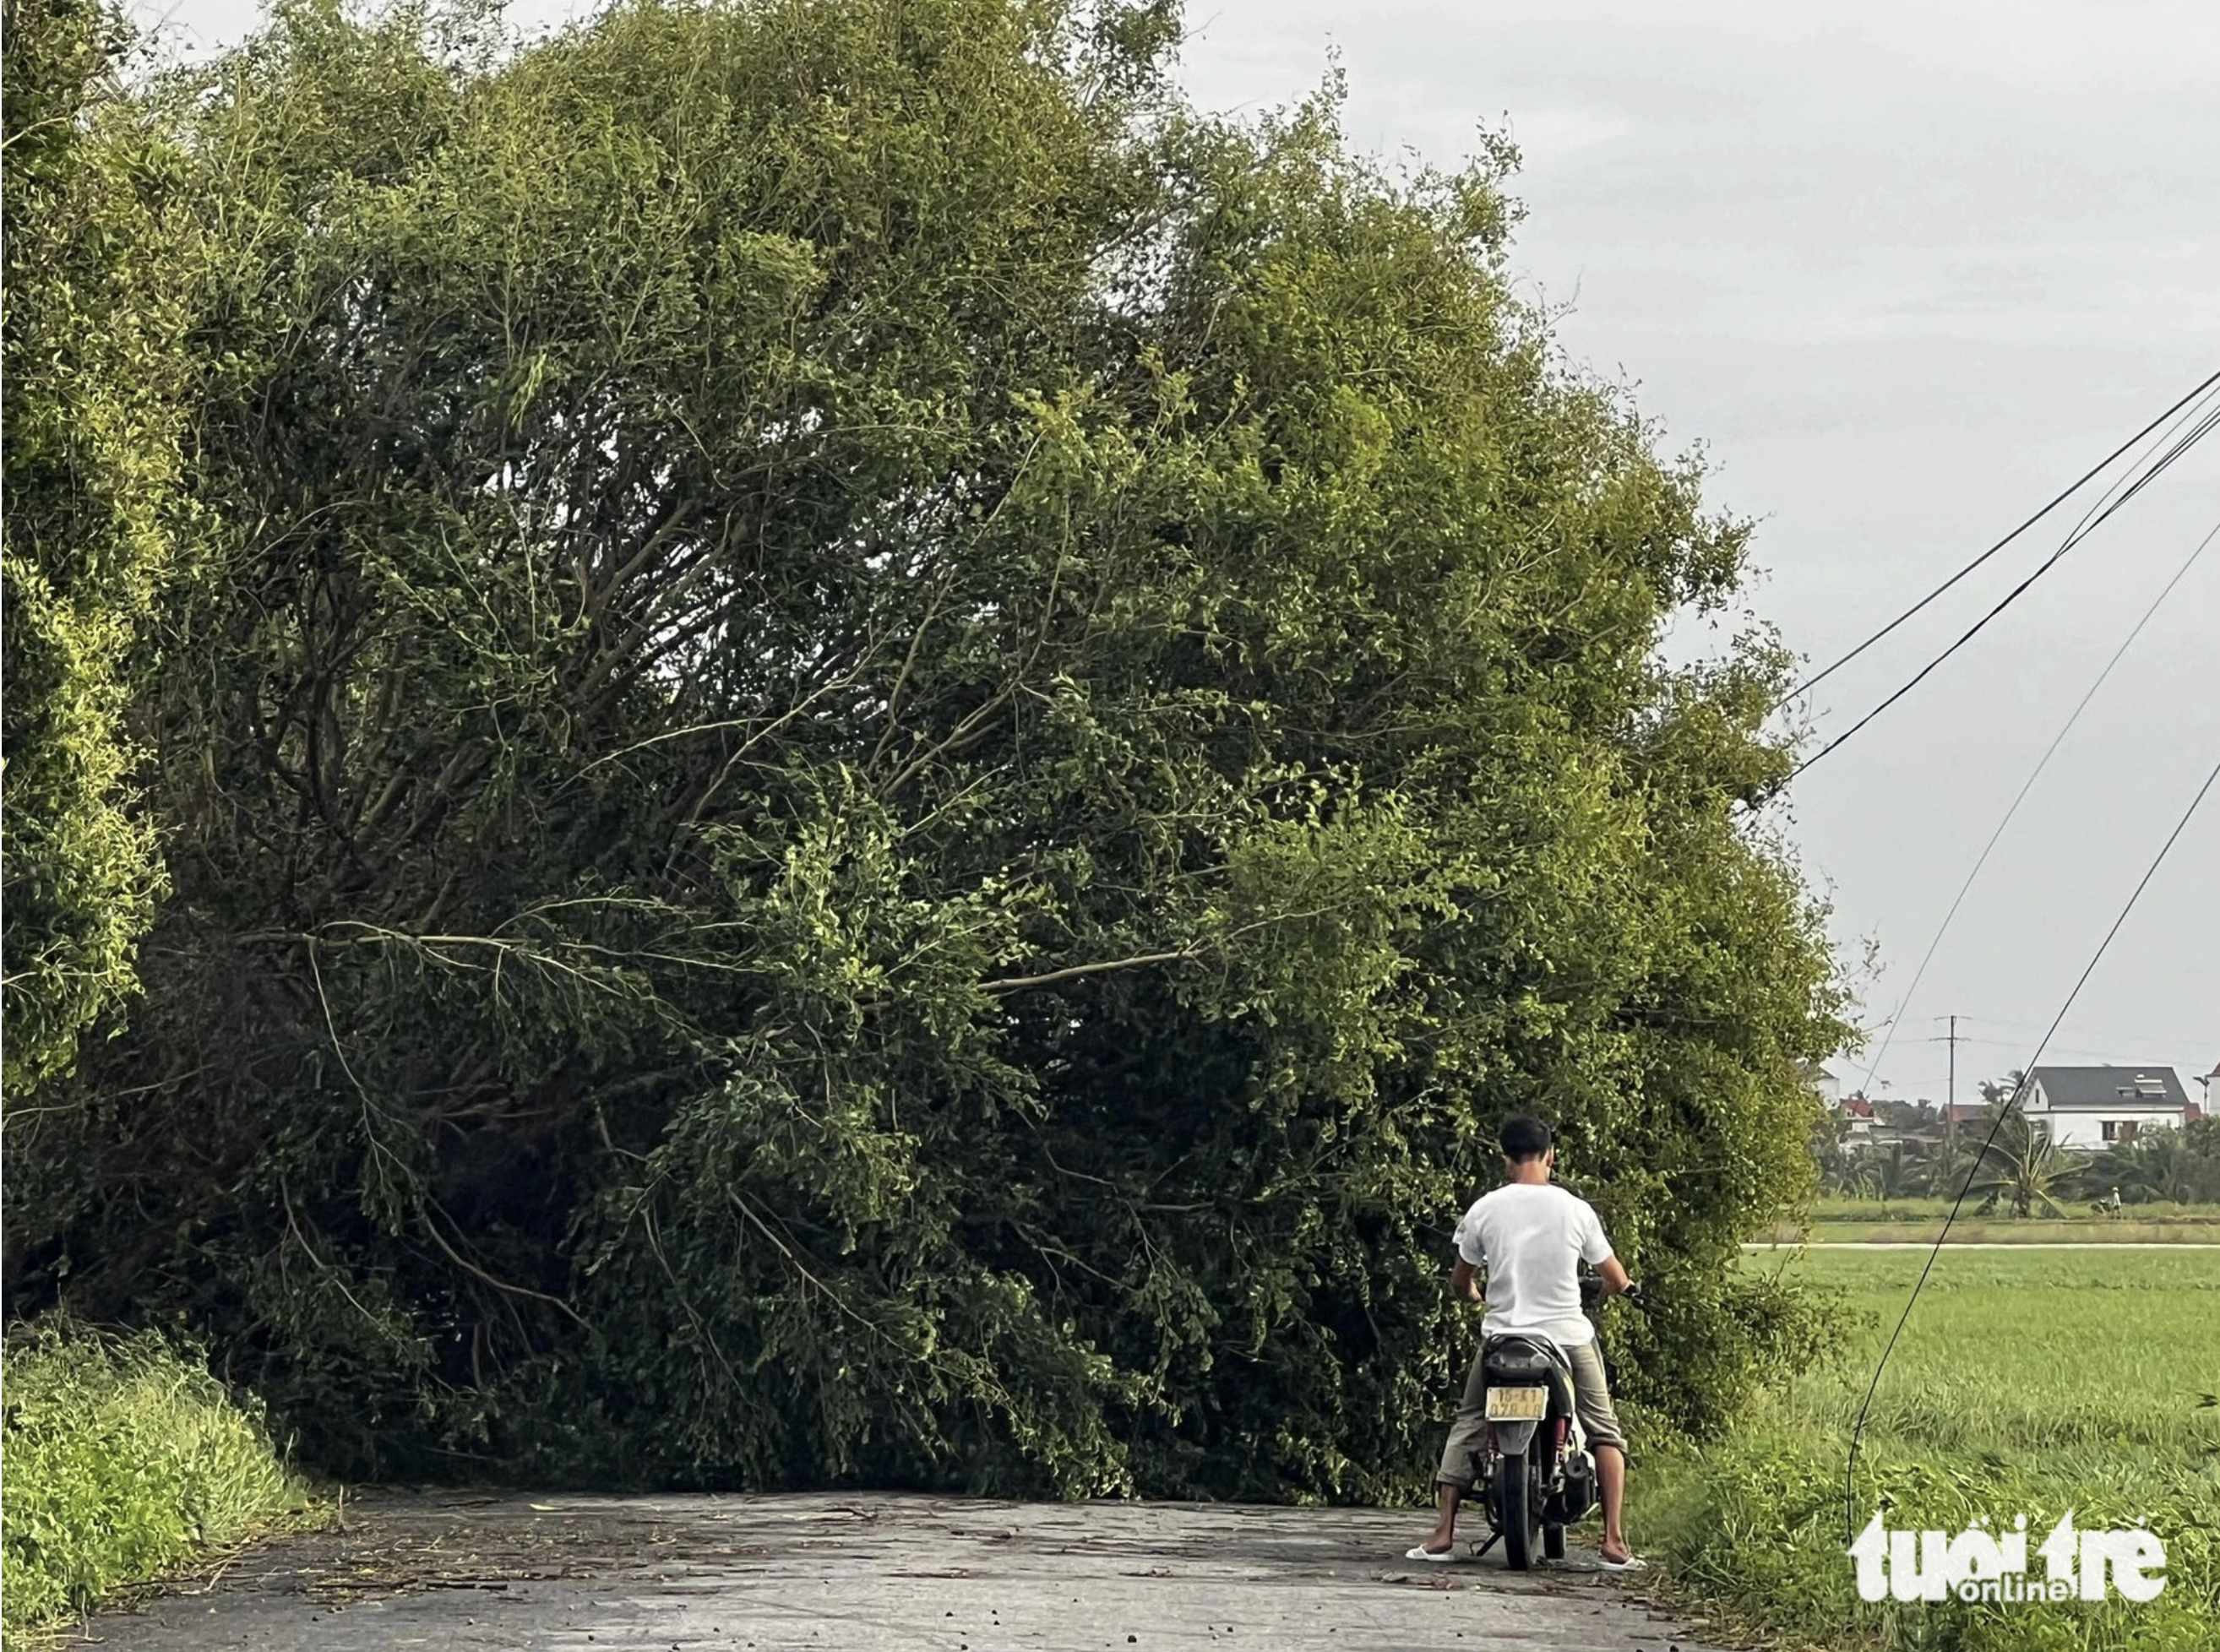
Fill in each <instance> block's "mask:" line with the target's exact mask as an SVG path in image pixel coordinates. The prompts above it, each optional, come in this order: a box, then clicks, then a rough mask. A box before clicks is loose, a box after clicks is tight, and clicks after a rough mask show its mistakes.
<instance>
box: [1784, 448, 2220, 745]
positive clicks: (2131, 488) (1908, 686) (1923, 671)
mask: <svg viewBox="0 0 2220 1652" xmlns="http://www.w3.org/2000/svg"><path fill="white" fill-rule="evenodd" d="M2216 426H2220V408H2215V409H2213V410H2212V411H2211V412H2209V413H2207V414H2205V415H2204V416H2203V417H2202V418H2201V419H2199V420H2198V422H2197V424H2196V425H2195V426H2194V427H2192V429H2191V431H2190V432H2189V433H2188V434H2187V435H2186V436H2183V437H2180V438H2179V439H2177V440H2176V441H2175V442H2174V444H2173V446H2171V447H2169V448H2167V450H2166V451H2165V452H2163V453H2161V455H2160V456H2159V457H2158V458H2157V459H2155V461H2153V463H2152V464H2151V466H2150V468H2149V469H2148V470H2147V471H2144V472H2143V473H2142V475H2141V476H2139V477H2136V479H2135V480H2134V482H2133V483H2130V484H2129V485H2128V487H2127V488H2126V489H2125V490H2124V491H2123V492H2122V493H2121V495H2120V496H2119V497H2118V498H2117V499H2115V500H2113V501H2112V502H2111V503H2110V504H2109V505H2107V506H2105V508H2104V509H2103V510H2102V511H2101V512H2100V513H2098V514H2096V515H2095V516H2094V517H2092V518H2085V519H2084V521H2083V525H2082V526H2080V527H2076V528H2075V529H2074V531H2073V533H2070V534H2068V535H2067V538H2066V539H2065V541H2064V543H2062V544H2061V545H2059V547H2058V549H2057V550H2055V551H2054V552H2051V553H2050V555H2049V557H2048V558H2045V559H2044V560H2043V561H2042V563H2040V564H2037V566H2036V570H2035V571H2034V572H2032V573H2030V574H2029V575H2028V576H2027V577H2026V578H2024V579H2023V580H2021V581H2020V583H2018V584H2017V585H2015V586H2013V587H2012V588H2011V589H2010V590H2009V591H2006V592H2005V594H2004V595H2003V596H2002V597H2001V598H2000V599H1999V601H1998V602H1997V603H1996V605H1995V606H1994V607H1993V608H1991V609H1990V610H1989V611H1988V612H1987V613H1986V614H1983V615H1982V616H1981V617H1980V619H1978V620H1974V623H1973V624H1972V625H1971V626H1969V627H1967V628H1966V630H1965V632H1964V633H1962V634H1961V636H1960V637H1959V638H1958V639H1957V640H1956V641H1955V642H1954V643H1952V644H1951V645H1949V647H1948V648H1946V649H1944V650H1943V651H1942V652H1941V653H1939V654H1937V655H1936V657H1935V658H1933V659H1931V660H1930V661H1928V662H1927V664H1924V665H1923V666H1921V667H1920V668H1919V670H1917V671H1915V672H1914V673H1912V675H1911V679H1910V680H1909V681H1908V682H1906V683H1905V684H1904V685H1903V686H1902V687H1901V688H1899V689H1897V690H1896V692H1895V693H1893V694H1892V695H1889V696H1888V698H1887V699H1886V700H1884V701H1881V702H1880V704H1879V705H1877V706H1875V707H1874V708H1873V709H1872V710H1871V711H1869V712H1868V713H1867V714H1865V715H1864V716H1862V717H1861V718H1859V719H1858V720H1857V721H1856V722H1855V723H1852V724H1851V725H1850V726H1849V727H1848V728H1846V729H1844V730H1843V732H1841V733H1839V734H1837V735H1836V736H1835V738H1834V739H1831V740H1829V741H1828V742H1827V743H1826V744H1825V745H1823V746H1821V747H1820V748H1819V749H1818V751H1814V752H1813V753H1812V755H1811V756H1810V757H1805V759H1804V760H1803V761H1802V762H1800V763H1799V764H1797V765H1796V766H1795V767H1794V768H1793V769H1791V770H1789V771H1788V772H1787V774H1786V775H1784V776H1781V779H1780V782H1779V784H1780V786H1786V785H1787V783H1788V782H1790V781H1792V780H1793V779H1795V778H1796V776H1799V775H1800V774H1802V773H1803V772H1804V771H1805V770H1806V769H1809V768H1810V767H1811V766H1812V764H1815V763H1817V762H1818V761H1819V759H1820V758H1822V757H1825V756H1826V755H1827V754H1828V753H1829V752H1830V751H1836V749H1838V748H1839V747H1841V746H1842V745H1843V743H1844V742H1846V741H1847V740H1849V739H1850V738H1851V737H1852V736H1853V735H1855V734H1856V733H1857V732H1858V731H1859V730H1861V729H1862V728H1863V727H1865V726H1866V725H1867V724H1868V723H1870V722H1872V721H1873V720H1874V718H1876V717H1878V716H1880V714H1881V713H1883V712H1885V711H1886V710H1887V709H1888V708H1890V707H1891V706H1893V705H1894V704H1896V702H1897V701H1899V700H1901V699H1903V698H1904V697H1905V695H1908V694H1910V693H1911V691H1912V690H1913V689H1916V688H1918V686H1919V685H1920V684H1921V683H1924V682H1925V681H1926V680H1927V679H1928V678H1929V677H1930V676H1932V675H1933V674H1934V673H1935V671H1936V670H1937V669H1939V668H1940V667H1941V666H1942V664H1943V662H1944V661H1945V660H1948V659H1949V658H1950V657H1951V656H1952V655H1954V654H1955V653H1956V652H1957V651H1959V650H1960V649H1961V648H1963V647H1964V646H1965V645H1967V643H1969V642H1971V641H1973V640H1974V638H1975V637H1978V636H1979V635H1980V633H1982V632H1983V631H1984V630H1985V629H1986V628H1987V627H1988V624H1989V622H1990V621H1991V620H1994V619H1995V618H1996V617H1997V616H1998V615H1999V614H2002V613H2003V612H2004V611H2005V609H2006V608H2010V607H2011V605H2012V604H2013V603H2014V602H2017V601H2018V600H2019V599H2020V597H2021V596H2022V595H2025V593H2026V591H2027V589H2028V588H2029V587H2030V586H2031V585H2033V584H2034V583H2036V581H2037V580H2038V579H2041V578H2042V577H2043V576H2044V575H2045V574H2047V573H2049V571H2050V570H2052V569H2053V568H2055V567H2056V566H2057V565H2058V564H2059V563H2060V562H2061V561H2063V560H2064V559H2065V557H2066V554H2067V552H2069V551H2071V550H2073V547H2074V546H2076V545H2080V543H2081V541H2082V540H2084V539H2087V538H2088V537H2089V536H2090V535H2091V534H2092V533H2095V532H2096V531H2097V530H2098V528H2100V527H2103V526H2104V525H2105V523H2106V522H2107V521H2110V520H2111V516H2112V514H2113V513H2114V512H2115V511H2117V510H2118V509H2120V508H2122V507H2123V506H2124V505H2125V504H2126V503H2127V502H2129V501H2130V500H2131V499H2133V498H2134V497H2135V496H2136V495H2137V494H2139V493H2141V492H2142V490H2143V489H2145V488H2147V487H2148V486H2149V485H2150V484H2151V483H2154V482H2155V481H2157V480H2158V478H2159V477H2161V476H2163V475H2164V474H2165V473H2166V471H2167V469H2168V468H2169V467H2170V466H2172V465H2173V462H2174V461H2175V460H2176V459H2179V458H2180V457H2181V456H2182V455H2183V454H2184V453H2186V452H2189V450H2190V449H2191V448H2192V447H2194V446H2197V444H2198V442H2200V441H2202V440H2204V438H2205V437H2207V436H2209V435H2211V433H2212V431H2213V428H2214V427H2216ZM1776 789H1777V788H1776Z"/></svg>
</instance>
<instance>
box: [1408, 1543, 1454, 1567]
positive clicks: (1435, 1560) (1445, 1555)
mask: <svg viewBox="0 0 2220 1652" xmlns="http://www.w3.org/2000/svg"><path fill="white" fill-rule="evenodd" d="M1456 1557H1457V1552H1456V1544H1455V1543H1451V1544H1450V1546H1449V1547H1448V1548H1447V1549H1444V1550H1442V1552H1441V1553H1440V1554H1438V1555H1437V1554H1436V1553H1434V1551H1433V1550H1432V1549H1429V1548H1427V1547H1426V1546H1425V1544H1424V1543H1420V1544H1419V1545H1418V1546H1417V1547H1416V1548H1412V1549H1405V1550H1404V1551H1403V1558H1404V1559H1405V1560H1410V1561H1425V1562H1426V1563H1427V1564H1428V1565H1431V1566H1447V1565H1448V1564H1449V1563H1450V1562H1452V1561H1454V1560H1455V1559H1456Z"/></svg>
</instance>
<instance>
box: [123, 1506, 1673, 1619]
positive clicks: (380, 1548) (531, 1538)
mask: <svg viewBox="0 0 2220 1652" xmlns="http://www.w3.org/2000/svg"><path fill="white" fill-rule="evenodd" d="M1424 1528H1425V1516H1424V1515H1422V1514H1417V1513H1400V1514H1398V1513H1393V1512H1381V1511H1378V1510H1350V1509H1333V1510H1326V1509H1288V1508H1260V1507H1251V1506H1224V1505H1219V1506H1213V1505H1199V1504H1130V1503H1122V1504H1113V1503H1101V1504H1061V1505H1059V1504H1033V1503H1027V1504H1016V1503H993V1502H975V1501H957V1500H951V1499H939V1498H928V1497H906V1496H879V1495H857V1496H839V1495H813V1496H795V1497H722V1498H720V1497H640V1498H614V1497H609V1498H598V1497H596V1498H577V1497H541V1498H525V1497H509V1496H502V1497H498V1498H495V1497H469V1496H457V1495H453V1494H447V1493H442V1494H435V1495H416V1494H411V1493H379V1494H377V1496H376V1497H374V1498H372V1499H370V1500H368V1501H366V1502H364V1503H360V1504H357V1503H354V1502H352V1501H351V1502H350V1503H349V1504H348V1506H347V1516H346V1529H345V1530H340V1531H332V1532H326V1533H323V1534H321V1535H318V1536H315V1537H300V1538H292V1539H287V1540H284V1541H282V1542H278V1543H271V1544H269V1545H266V1546H265V1547H263V1548H261V1549H256V1550H253V1551H250V1552H249V1553H248V1554H247V1555H245V1556H243V1557H241V1558H240V1560H239V1561H238V1562H236V1563H234V1564H233V1565H231V1566H230V1567H228V1568H225V1569H224V1570H222V1571H221V1574H218V1575H215V1576H213V1577H211V1578H208V1579H204V1580H201V1581H200V1582H199V1583H197V1584H194V1585H189V1586H188V1590H189V1592H184V1593H172V1594H168V1595H165V1596H162V1597H159V1598H157V1599H152V1600H149V1601H147V1602H146V1603H145V1604H143V1605H140V1606H139V1607H137V1608H135V1609H132V1610H127V1611H110V1612H103V1613H102V1614H100V1615H99V1616H97V1618H94V1619H93V1620H92V1622H91V1624H90V1625H89V1634H90V1637H91V1638H93V1639H96V1640H97V1642H98V1643H100V1644H101V1645H102V1646H103V1647H106V1648H112V1649H117V1652H215V1649H221V1648H227V1647H246V1648H256V1649H274V1648H288V1649H290V1648H295V1647H300V1648H315V1649H320V1652H371V1649H376V1652H387V1649H405V1648H423V1649H427V1652H448V1649H463V1648H480V1647H484V1648H517V1647H529V1648H544V1649H558V1648H559V1649H563V1652H609V1649H658V1652H659V1649H664V1648H671V1649H677V1652H695V1649H710V1648H716V1649H720V1652H723V1649H755V1652H774V1649H776V1652H880V1649H895V1648H900V1649H906V1652H907V1649H918V1652H1020V1649H1022V1652H1128V1649H1132V1652H1163V1649H1182V1652H1194V1649H1200V1648H1205V1647H1223V1648H1225V1649H1226V1652H1237V1649H1238V1648H1241V1647H1244V1646H1246V1647H1252V1648H1254V1649H1256V1652H1356V1649H1365V1652H1369V1649H1383V1652H1384V1649H1396V1652H1405V1649H1408V1652H1450V1649H1452V1648H1454V1649H1458V1652H1475V1649H1479V1648H1484V1647H1486V1648H1494V1647H1515V1648H1520V1649H1534V1652H1668V1649H1674V1648H1677V1649H1679V1652H1708V1649H1704V1648H1700V1647H1699V1646H1698V1645H1697V1644H1696V1643H1693V1642H1691V1641H1688V1640H1687V1639H1685V1638H1683V1637H1681V1636H1679V1635H1677V1634H1674V1633H1673V1632H1672V1631H1671V1630H1670V1626H1669V1625H1668V1624H1667V1623H1666V1622H1664V1621H1663V1620H1662V1619H1661V1618H1658V1617H1656V1616H1655V1615H1653V1614H1652V1612H1651V1611H1649V1609H1648V1608H1647V1607H1646V1605H1644V1603H1643V1602H1642V1601H1641V1600H1640V1599H1637V1598H1636V1597H1635V1596H1633V1595H1632V1594H1631V1593H1630V1592H1629V1591H1627V1590H1626V1589H1624V1588H1623V1587H1620V1585H1621V1584H1622V1583H1623V1582H1624V1580H1618V1579H1612V1578H1607V1577H1606V1576H1604V1575H1603V1574H1600V1573H1599V1572H1598V1571H1597V1570H1596V1568H1595V1561H1594V1555H1593V1550H1590V1551H1588V1552H1587V1553H1585V1554H1583V1552H1582V1551H1581V1549H1578V1548H1575V1549H1574V1551H1573V1553H1572V1555H1571V1556H1570V1558H1568V1560H1567V1561H1565V1562H1562V1563H1561V1564H1558V1565H1556V1566H1552V1567H1549V1568H1544V1569H1542V1570H1538V1571H1536V1572H1534V1573H1531V1574H1525V1575H1519V1574H1513V1573H1511V1572H1509V1571H1507V1570H1506V1569H1505V1568H1504V1567H1503V1565H1502V1563H1501V1562H1500V1559H1498V1558H1497V1557H1496V1556H1494V1555H1490V1556H1488V1557H1487V1559H1485V1560H1483V1561H1480V1562H1469V1561H1468V1562H1461V1563H1459V1564H1456V1565H1454V1566H1447V1567H1435V1566H1425V1567H1421V1566H1415V1565H1412V1564H1410V1563H1408V1562H1405V1561H1404V1560H1403V1559H1402V1558H1401V1556H1402V1553H1403V1550H1404V1549H1406V1547H1407V1546H1408V1545H1409V1544H1410V1543H1412V1542H1413V1541H1414V1540H1415V1538H1416V1537H1417V1536H1418V1535H1419V1533H1420V1532H1421V1531H1423V1530H1424ZM1591 1535H1592V1533H1591Z"/></svg>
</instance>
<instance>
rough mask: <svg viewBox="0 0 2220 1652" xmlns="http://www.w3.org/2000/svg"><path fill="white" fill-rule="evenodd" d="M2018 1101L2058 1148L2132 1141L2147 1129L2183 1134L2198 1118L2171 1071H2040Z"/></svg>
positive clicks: (2088, 1148) (2096, 1147)
mask: <svg viewBox="0 0 2220 1652" xmlns="http://www.w3.org/2000/svg"><path fill="white" fill-rule="evenodd" d="M2018 1102H2019V1107H2020V1111H2021V1112H2023V1113H2025V1114H2026V1115H2027V1117H2028V1119H2029V1121H2030V1123H2033V1124H2039V1125H2042V1126H2043V1127H2044V1128H2045V1129H2047V1130H2048V1131H2049V1132H2050V1139H2051V1140H2052V1141H2054V1142H2055V1143H2057V1144H2059V1146H2061V1147H2073V1148H2080V1149H2081V1150H2085V1151H2093V1150H2099V1149H2102V1148H2105V1147H2110V1146H2112V1145H2114V1144H2117V1143H2120V1142H2131V1141H2133V1140H2134V1139H2135V1138H2136V1135H2137V1134H2138V1133H2139V1132H2141V1131H2146V1130H2179V1129H2180V1128H2181V1125H2182V1123H2183V1121H2184V1120H2185V1119H2189V1118H2191V1117H2192V1116H2193V1115H2192V1113H2191V1111H2190V1103H2189V1094H2188V1092H2186V1090H2184V1089H2183V1088H2181V1079H2180V1076H2179V1075H2178V1074H2177V1073H2175V1071H2174V1070H2173V1068H2171V1067H2038V1068H2036V1069H2035V1070H2034V1071H2033V1072H2031V1073H2030V1074H2029V1075H2027V1082H2026V1084H2025V1085H2024V1087H2023V1088H2022V1089H2021V1091H2020V1094H2019V1097H2018Z"/></svg>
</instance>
